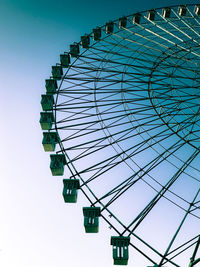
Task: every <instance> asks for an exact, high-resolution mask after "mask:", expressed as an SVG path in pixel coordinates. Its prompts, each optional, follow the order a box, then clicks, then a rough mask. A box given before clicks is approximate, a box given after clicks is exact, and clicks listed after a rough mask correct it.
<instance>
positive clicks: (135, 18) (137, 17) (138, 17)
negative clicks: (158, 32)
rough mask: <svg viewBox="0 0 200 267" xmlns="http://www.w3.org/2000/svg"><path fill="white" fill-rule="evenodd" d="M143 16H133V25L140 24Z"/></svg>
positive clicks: (138, 14)
mask: <svg viewBox="0 0 200 267" xmlns="http://www.w3.org/2000/svg"><path fill="white" fill-rule="evenodd" d="M140 20H141V14H140V13H137V14H134V15H133V23H136V24H140Z"/></svg>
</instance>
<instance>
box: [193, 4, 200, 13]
mask: <svg viewBox="0 0 200 267" xmlns="http://www.w3.org/2000/svg"><path fill="white" fill-rule="evenodd" d="M194 12H195V14H196V15H197V16H199V15H200V5H195V7H194Z"/></svg>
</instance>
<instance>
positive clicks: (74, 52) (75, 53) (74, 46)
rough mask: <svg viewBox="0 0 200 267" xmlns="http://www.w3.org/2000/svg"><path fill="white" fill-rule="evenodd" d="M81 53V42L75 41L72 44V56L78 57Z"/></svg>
mask: <svg viewBox="0 0 200 267" xmlns="http://www.w3.org/2000/svg"><path fill="white" fill-rule="evenodd" d="M79 53H80V49H79V44H77V43H74V44H71V45H70V55H71V56H72V57H78V55H79Z"/></svg>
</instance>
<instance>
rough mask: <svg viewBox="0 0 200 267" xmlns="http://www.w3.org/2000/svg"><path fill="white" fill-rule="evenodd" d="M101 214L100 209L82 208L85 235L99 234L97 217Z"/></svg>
mask: <svg viewBox="0 0 200 267" xmlns="http://www.w3.org/2000/svg"><path fill="white" fill-rule="evenodd" d="M100 214H101V210H100V207H84V208H83V215H84V227H85V232H86V233H98V232H99V216H100Z"/></svg>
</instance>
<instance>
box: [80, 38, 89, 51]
mask: <svg viewBox="0 0 200 267" xmlns="http://www.w3.org/2000/svg"><path fill="white" fill-rule="evenodd" d="M89 45H90V36H89V35H84V36H81V46H82V48H88V47H89Z"/></svg>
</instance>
